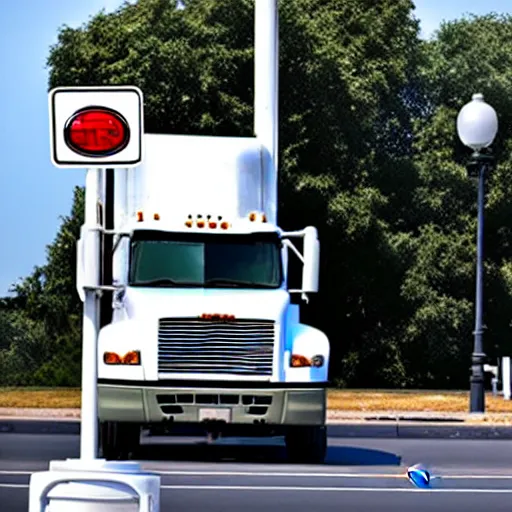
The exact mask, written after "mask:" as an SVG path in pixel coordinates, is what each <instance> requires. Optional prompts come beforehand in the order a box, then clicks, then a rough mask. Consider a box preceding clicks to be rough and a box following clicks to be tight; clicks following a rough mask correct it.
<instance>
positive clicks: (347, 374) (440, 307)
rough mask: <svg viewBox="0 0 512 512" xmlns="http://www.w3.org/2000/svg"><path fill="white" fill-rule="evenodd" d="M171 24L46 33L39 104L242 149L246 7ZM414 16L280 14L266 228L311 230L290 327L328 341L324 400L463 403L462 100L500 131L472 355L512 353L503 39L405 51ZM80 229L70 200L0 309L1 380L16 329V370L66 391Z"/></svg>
mask: <svg viewBox="0 0 512 512" xmlns="http://www.w3.org/2000/svg"><path fill="white" fill-rule="evenodd" d="M184 4H185V8H184V9H178V8H176V4H175V3H173V2H170V1H169V0H139V1H138V2H136V3H133V4H132V3H125V4H124V5H123V6H122V7H120V8H119V9H118V10H117V11H115V12H113V13H110V14H106V13H105V12H100V13H99V14H97V15H96V16H94V17H93V18H92V19H91V20H90V21H89V22H88V23H87V24H85V25H83V26H82V27H79V28H70V27H64V28H62V29H61V30H60V32H59V37H58V42H57V43H56V45H55V46H53V47H52V48H51V50H50V54H49V59H48V64H49V69H50V76H49V85H50V87H55V86H69V85H114V84H115V85H121V84H132V85H137V86H139V87H140V88H141V89H142V90H143V91H144V96H145V126H146V129H147V131H148V132H152V133H181V134H209V135H251V134H252V130H253V125H252V116H253V107H252V105H253V94H254V91H253V23H254V19H253V1H251V0H224V1H223V2H218V1H215V0H188V1H187V2H184ZM413 13H414V5H413V3H412V2H411V1H410V0H345V1H343V2H341V1H339V0H322V1H315V2H313V1H312V0H286V1H281V2H280V120H281V123H280V169H279V199H280V207H279V222H280V225H281V226H282V227H283V228H285V229H294V228H300V227H303V226H304V225H307V224H313V225H316V226H318V228H319V233H320V238H321V243H322V263H321V264H322V268H321V284H320V286H321V293H320V294H319V296H318V297H316V298H315V299H314V300H313V301H312V304H311V305H309V306H307V307H306V308H305V314H304V319H305V320H306V321H308V322H309V323H311V324H313V325H316V326H318V327H320V328H321V329H323V330H324V331H325V332H326V333H327V334H328V336H329V338H330V341H331V348H332V363H331V376H332V378H333V380H335V382H337V383H338V384H339V385H350V386H366V387H374V386H392V387H434V386H438V387H467V383H468V376H469V374H468V368H469V364H470V359H469V355H470V352H471V349H472V322H473V309H474V308H473V301H474V298H473V297H474V260H475V231H476V209H475V205H476V189H475V183H473V182H472V181H471V180H469V179H468V177H467V175H466V171H465V169H464V163H465V161H466V159H467V157H468V150H467V149H465V148H463V147H462V145H461V143H460V142H459V141H458V138H457V134H456V130H455V120H456V116H457V112H458V110H459V109H460V108H461V107H462V105H463V104H464V103H466V102H467V101H469V100H470V99H471V94H472V93H473V92H482V93H483V94H484V95H485V97H486V99H487V100H488V101H489V102H490V103H491V104H493V105H494V107H495V108H496V110H497V111H498V113H499V116H500V133H499V137H498V139H497V141H496V144H495V147H494V148H495V152H496V155H497V156H498V159H499V162H500V163H499V165H498V167H497V169H496V171H495V172H494V174H493V176H492V177H491V179H490V183H489V192H488V196H487V218H486V222H487V225H486V271H487V276H486V288H485V297H486V310H485V312H486V323H487V327H488V331H487V332H486V351H487V352H488V353H489V355H490V356H492V357H495V356H497V355H503V354H506V353H507V351H509V350H510V346H509V345H510V342H508V341H507V340H508V339H509V338H511V336H510V313H509V311H510V309H511V306H512V303H511V298H512V253H511V250H512V246H511V242H510V240H512V238H511V234H512V233H511V232H510V231H511V228H510V222H509V221H508V219H510V217H511V214H512V211H511V210H512V206H511V201H510V200H509V197H511V194H510V193H511V192H512V190H511V187H512V186H511V185H510V182H511V180H510V179H509V175H510V173H511V172H512V168H511V165H510V164H511V161H510V159H511V157H510V154H511V153H510V149H511V145H512V137H511V135H512V134H511V130H512V128H510V127H511V126H512V123H511V121H512V120H511V119H509V117H510V116H512V114H511V112H512V109H511V108H510V105H509V102H510V101H511V100H510V99H509V98H510V96H509V95H508V94H506V93H507V91H508V89H509V88H510V85H511V80H512V71H510V70H511V69H512V67H511V65H510V64H511V62H510V61H511V59H512V57H511V55H512V52H511V51H510V50H511V48H510V46H511V44H512V43H511V41H512V38H511V37H510V35H511V31H512V19H511V18H510V17H508V16H497V15H489V16H482V17H469V18H462V19H460V20H457V21H454V22H450V23H445V24H443V25H442V26H441V28H440V30H439V31H438V33H437V34H436V35H435V37H434V38H433V39H432V40H429V41H422V40H420V38H419V35H418V33H419V27H418V22H417V20H416V19H415V18H414V15H413ZM82 216H83V191H82V190H80V189H77V190H76V191H75V200H74V206H73V211H72V212H71V215H70V216H69V217H66V218H65V219H63V223H62V225H61V228H60V230H59V233H58V234H57V237H56V239H55V241H54V242H53V244H52V245H50V246H49V248H48V261H47V264H46V265H45V266H43V267H41V268H36V269H35V270H34V272H33V274H32V275H30V276H29V277H27V278H26V279H25V281H23V283H21V284H20V285H18V286H17V287H16V288H15V292H16V296H15V298H13V299H10V300H8V301H4V303H3V305H2V306H1V309H2V310H3V311H4V313H5V314H4V316H2V317H0V354H2V355H1V357H2V358H3V359H2V358H0V365H2V364H4V363H3V361H4V359H5V360H6V361H7V359H8V360H9V361H16V360H17V359H16V357H18V356H15V355H14V353H15V352H13V353H12V354H13V355H12V356H11V355H9V354H10V352H9V351H10V350H15V349H14V348H13V347H14V345H13V344H12V343H9V340H14V339H17V338H16V335H15V334H12V333H11V330H12V329H14V331H12V332H16V333H17V332H20V333H21V336H22V337H23V336H26V337H27V340H28V341H27V342H26V343H27V354H29V352H30V351H29V348H28V347H29V346H30V339H32V338H30V336H32V333H39V334H38V335H39V336H41V338H42V340H44V341H41V343H42V345H41V352H40V359H39V360H37V361H36V359H30V357H29V356H28V355H27V357H29V358H28V359H25V360H24V361H25V363H23V364H27V365H30V364H31V365H32V366H31V368H32V367H34V368H35V367H36V366H37V368H38V371H36V372H32V374H33V375H37V379H40V380H41V381H44V380H45V379H46V380H48V381H52V382H53V381H55V380H58V381H59V382H61V383H65V382H68V381H69V382H71V381H70V380H69V379H70V377H69V376H70V375H77V374H78V373H79V372H78V365H79V362H80V361H79V334H80V312H81V309H80V303H79V301H78V298H77V296H76V292H75V283H74V269H75V260H74V258H75V252H74V242H75V240H76V238H77V236H78V232H79V226H80V224H81V222H82ZM21 321H22V322H28V323H30V322H31V323H30V325H29V324H28V323H27V324H24V325H22V324H20V323H19V322H21ZM16 329H18V330H16ZM25 329H28V330H29V331H30V334H29V332H28V331H27V332H26V333H24V330H25ZM38 329H39V330H40V331H37V330H38ZM2 333H11V334H8V335H7V334H5V335H3V336H4V337H3V338H2V337H1V336H2ZM36 337H37V336H36ZM23 339H24V338H23ZM33 339H35V338H33ZM6 340H7V341H6ZM45 343H46V345H45ZM44 347H48V348H44ZM45 351H46V352H45ZM4 356H5V357H4ZM7 356H9V357H7ZM23 357H25V356H23ZM30 361H32V362H30ZM59 362H60V365H59ZM5 364H7V363H5ZM20 364H21V363H20ZM34 365H35V366H34ZM62 368H70V369H72V373H69V372H67V370H66V371H64V370H62Z"/></svg>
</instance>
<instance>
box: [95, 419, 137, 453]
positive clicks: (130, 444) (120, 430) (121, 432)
mask: <svg viewBox="0 0 512 512" xmlns="http://www.w3.org/2000/svg"><path fill="white" fill-rule="evenodd" d="M99 433H100V435H99V437H100V449H101V454H102V457H103V458H104V459H106V460H127V459H129V457H130V455H133V454H134V453H136V452H137V449H138V448H139V446H140V425H139V424H138V423H121V422H116V421H105V422H103V423H101V424H100V432H99Z"/></svg>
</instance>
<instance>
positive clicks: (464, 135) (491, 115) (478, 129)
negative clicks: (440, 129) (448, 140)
mask: <svg viewBox="0 0 512 512" xmlns="http://www.w3.org/2000/svg"><path fill="white" fill-rule="evenodd" d="M457 132H458V134H459V138H460V140H461V141H462V143H463V144H464V145H465V146H467V147H469V148H471V149H472V150H473V151H476V152H478V151H480V150H481V149H483V148H487V147H489V146H490V145H491V144H492V143H493V141H494V138H495V137H496V134H497V133H498V116H497V115H496V111H495V110H494V109H493V108H492V107H491V106H490V105H489V104H488V103H486V102H485V101H484V96H483V94H473V97H472V100H471V101H470V102H469V103H466V105H464V106H463V107H462V109H461V110H460V112H459V115H458V116H457Z"/></svg>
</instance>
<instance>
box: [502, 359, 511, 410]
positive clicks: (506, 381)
mask: <svg viewBox="0 0 512 512" xmlns="http://www.w3.org/2000/svg"><path fill="white" fill-rule="evenodd" d="M501 368H502V369H501V372H502V373H501V375H502V381H503V398H504V399H505V400H510V357H504V358H503V360H502V366H501Z"/></svg>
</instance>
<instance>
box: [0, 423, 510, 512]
mask: <svg viewBox="0 0 512 512" xmlns="http://www.w3.org/2000/svg"><path fill="white" fill-rule="evenodd" d="M334 434H335V436H331V437H330V438H329V454H328V458H327V461H326V463H325V464H324V465H321V466H302V465H289V464H287V463H286V462H285V460H284V449H283V447H282V443H281V441H280V440H279V439H275V440H269V442H267V443H266V445H264V446H263V445H261V442H260V441H258V440H237V439H234V440H226V441H222V442H221V444H220V446H218V445H217V446H205V445H204V444H198V443H197V441H196V440H192V439H185V438H180V439H173V440H172V441H171V442H170V444H167V445H165V446H162V445H161V444H160V443H161V441H162V440H161V439H157V440H156V441H157V443H158V444H155V445H153V441H154V440H146V441H145V443H146V446H145V448H144V449H143V451H142V453H141V458H142V459H143V460H144V462H143V466H144V467H145V468H147V469H150V470H152V471H156V472H159V473H160V474H161V476H162V491H161V499H162V504H161V512H168V511H169V512H171V511H172V512H177V511H179V512H181V511H186V512H189V511H190V512H195V511H201V510H207V511H208V512H221V511H222V512H231V511H233V512H235V511H236V512H240V510H243V511H244V512H253V511H259V512H260V511H263V510H271V511H274V510H275V511H279V512H292V511H293V512H301V511H308V512H310V511H314V512H319V511H331V510H333V511H334V510H336V511H337V512H339V511H340V510H343V511H354V512H356V511H361V512H362V511H364V512H369V511H373V510H375V511H378V512H388V511H389V512H391V511H393V512H396V511H402V510H406V508H410V507H412V508H413V510H415V512H423V511H425V512H426V511H427V510H428V511H429V512H432V510H436V512H438V511H444V510H446V511H458V510H464V512H470V511H473V510H474V511H479V512H481V511H482V510H483V509H485V510H486V512H493V511H502V510H503V511H505V510H507V511H509V510H510V509H511V505H510V503H511V501H512V443H511V441H510V440H506V439H500V440H468V439H432V438H430V439H421V438H391V437H387V438H386V437H385V438H376V437H375V438H372V437H361V438H359V437H356V436H355V435H353V436H352V437H350V438H348V437H336V432H334ZM78 455H79V438H78V436H76V435H69V434H68V435H56V434H39V435H37V434H16V433H0V504H1V505H0V509H1V510H2V511H4V510H5V511H6V512H27V510H28V483H29V478H30V474H31V473H32V472H34V471H40V470H45V469H47V467H48V461H49V460H56V459H57V460H59V459H60V460H62V459H66V458H76V457H78ZM418 462H422V463H425V464H427V465H428V466H429V467H430V469H431V471H432V472H433V474H434V475H435V476H436V477H437V478H435V479H434V481H433V484H432V489H430V490H419V489H415V488H413V487H412V486H411V484H410V483H409V482H408V481H407V479H406V478H405V476H404V474H405V469H406V468H407V467H408V466H409V465H411V464H415V463H418Z"/></svg>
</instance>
